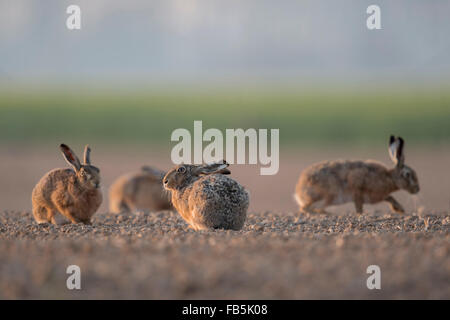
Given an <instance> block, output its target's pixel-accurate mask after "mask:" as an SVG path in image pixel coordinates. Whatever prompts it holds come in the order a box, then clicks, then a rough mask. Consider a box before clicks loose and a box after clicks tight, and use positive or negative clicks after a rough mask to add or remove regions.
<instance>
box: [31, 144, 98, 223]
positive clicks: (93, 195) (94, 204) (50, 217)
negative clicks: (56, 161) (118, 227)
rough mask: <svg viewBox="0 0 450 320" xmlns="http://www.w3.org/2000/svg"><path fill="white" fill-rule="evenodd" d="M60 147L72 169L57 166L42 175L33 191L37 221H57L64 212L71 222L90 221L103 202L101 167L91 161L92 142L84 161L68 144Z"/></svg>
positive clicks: (64, 215)
mask: <svg viewBox="0 0 450 320" xmlns="http://www.w3.org/2000/svg"><path fill="white" fill-rule="evenodd" d="M60 148H61V151H62V153H63V155H64V158H65V159H66V161H67V162H68V163H69V164H70V165H71V166H72V168H73V169H54V170H52V171H50V172H48V173H47V174H45V175H44V176H43V177H42V178H41V180H40V181H39V182H38V184H37V185H36V186H35V187H34V189H33V192H32V205H33V216H34V218H35V219H36V221H37V222H38V223H53V224H58V218H59V216H58V215H59V214H61V215H62V216H63V217H65V218H67V219H69V220H70V222H72V223H80V222H82V223H84V224H90V223H91V222H90V221H91V217H92V216H93V215H94V213H95V212H96V211H97V209H98V208H99V207H100V204H101V203H102V193H101V190H100V170H99V169H98V168H97V167H94V166H92V165H91V161H90V152H91V149H90V148H89V146H86V148H85V150H84V163H83V164H81V163H80V161H79V160H78V158H77V156H76V155H75V153H74V152H73V151H72V150H71V149H70V148H69V147H68V146H66V145H65V144H61V146H60Z"/></svg>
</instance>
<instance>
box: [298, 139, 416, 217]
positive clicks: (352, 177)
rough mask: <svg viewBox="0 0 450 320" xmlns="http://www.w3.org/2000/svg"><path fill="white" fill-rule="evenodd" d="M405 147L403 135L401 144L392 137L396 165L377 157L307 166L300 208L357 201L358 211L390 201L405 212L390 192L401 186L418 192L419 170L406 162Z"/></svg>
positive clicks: (301, 182) (313, 209)
mask: <svg viewBox="0 0 450 320" xmlns="http://www.w3.org/2000/svg"><path fill="white" fill-rule="evenodd" d="M399 139H401V138H399ZM399 146H400V147H399ZM398 148H401V150H397V149H398ZM402 148H403V139H401V144H400V143H399V142H398V140H395V141H393V140H392V138H391V143H390V151H391V156H392V157H393V161H394V163H395V164H396V166H395V167H394V168H392V169H388V168H387V167H385V166H384V165H383V164H382V163H379V162H376V161H373V160H367V161H342V160H338V161H325V162H321V163H317V164H314V165H312V166H310V167H309V168H307V169H305V170H304V171H303V172H302V174H301V175H300V178H299V180H298V183H297V186H296V193H295V197H296V200H297V202H298V204H299V206H300V211H302V212H324V209H325V208H326V207H328V206H330V205H338V204H343V203H346V202H354V204H355V208H356V211H357V213H362V211H363V205H364V204H365V203H369V204H374V203H378V202H381V201H386V202H388V203H389V204H390V206H391V208H392V210H393V211H395V212H398V213H403V212H404V209H403V207H402V206H401V205H400V204H399V203H398V202H397V201H396V200H395V199H394V198H393V197H392V196H390V194H391V193H392V192H394V191H397V190H401V189H402V190H406V191H408V192H410V193H417V192H419V190H420V188H419V183H418V179H417V175H416V173H415V171H414V170H413V169H411V168H410V167H408V166H406V165H405V164H404V155H403V150H402ZM392 150H394V151H395V152H392Z"/></svg>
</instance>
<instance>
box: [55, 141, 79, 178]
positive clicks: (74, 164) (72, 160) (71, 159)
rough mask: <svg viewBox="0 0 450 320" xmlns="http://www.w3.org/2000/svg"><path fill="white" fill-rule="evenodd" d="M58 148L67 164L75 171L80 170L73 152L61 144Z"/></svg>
mask: <svg viewBox="0 0 450 320" xmlns="http://www.w3.org/2000/svg"><path fill="white" fill-rule="evenodd" d="M59 148H60V149H61V151H62V153H63V155H64V159H66V161H67V163H68V164H70V165H71V166H72V167H73V168H74V169H75V171H78V170H80V168H81V164H80V160H78V157H77V156H76V155H75V152H73V151H72V149H70V148H69V147H68V146H67V145H65V144H61V145H60V146H59Z"/></svg>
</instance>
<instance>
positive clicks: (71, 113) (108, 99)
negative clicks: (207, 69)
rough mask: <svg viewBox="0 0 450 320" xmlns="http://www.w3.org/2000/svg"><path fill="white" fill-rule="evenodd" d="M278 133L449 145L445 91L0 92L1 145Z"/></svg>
mask: <svg viewBox="0 0 450 320" xmlns="http://www.w3.org/2000/svg"><path fill="white" fill-rule="evenodd" d="M194 120H203V128H204V130H205V129H207V128H212V127H214V128H219V129H225V128H244V129H245V128H279V129H280V140H281V141H280V142H281V144H282V145H285V146H286V145H287V146H289V145H295V144H314V143H316V142H320V143H330V144H331V143H347V144H351V143H352V144H362V143H367V142H370V143H381V142H382V143H384V142H385V140H386V137H387V136H388V135H389V134H391V133H395V134H398V135H402V136H405V137H406V138H407V139H408V141H409V142H410V143H414V144H415V143H417V144H429V143H433V144H434V143H441V142H442V143H446V142H449V141H450V121H449V120H450V90H446V89H445V88H436V89H420V88H419V89H418V88H402V89H398V88H395V89H394V88H385V89H379V90H362V89H353V90H352V89H345V90H334V91H333V90H328V91H327V90H317V89H313V90H306V89H304V90H300V89H299V90H296V89H295V88H293V87H291V88H288V89H273V88H271V89H267V88H251V89H245V88H244V89H243V88H240V89H230V88H228V89H223V90H219V89H211V88H196V89H186V90H169V89H159V90H156V89H153V90H151V89H148V90H143V89H139V90H135V91H114V90H93V89H92V90H89V89H82V90H72V91H68V90H56V89H48V88H47V89H43V90H40V89H34V90H30V89H17V88H16V89H14V90H8V89H3V90H0V143H6V144H8V143H60V142H61V141H67V143H71V142H81V143H84V142H86V141H89V142H102V143H106V144H115V143H120V144H136V145H140V144H149V143H151V144H164V145H167V143H169V142H170V135H171V132H172V131H173V130H174V129H176V128H181V127H182V128H187V129H189V130H191V132H192V130H193V121H194Z"/></svg>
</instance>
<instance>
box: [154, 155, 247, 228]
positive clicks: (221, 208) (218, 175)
mask: <svg viewBox="0 0 450 320" xmlns="http://www.w3.org/2000/svg"><path fill="white" fill-rule="evenodd" d="M227 167H228V163H227V162H225V161H222V162H218V163H212V164H208V165H187V164H183V165H178V166H176V167H175V168H174V169H172V170H170V171H169V172H168V173H167V174H166V176H165V177H164V180H163V181H164V187H165V188H166V189H167V190H170V191H171V192H172V203H173V205H174V206H175V208H176V209H177V211H178V212H179V213H180V215H181V216H182V217H183V219H184V220H186V221H187V222H188V223H189V224H190V225H191V227H192V228H193V229H195V230H206V229H211V228H213V229H232V230H240V229H242V227H243V226H244V222H245V219H246V217H247V209H248V205H249V196H248V193H247V191H246V190H245V189H244V187H242V186H241V185H240V184H239V183H238V182H236V181H235V180H233V179H231V178H229V177H227V176H225V175H226V174H230V171H229V170H228V169H226V168H227Z"/></svg>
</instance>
